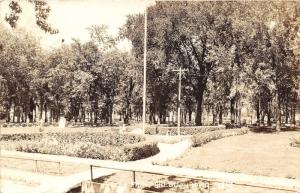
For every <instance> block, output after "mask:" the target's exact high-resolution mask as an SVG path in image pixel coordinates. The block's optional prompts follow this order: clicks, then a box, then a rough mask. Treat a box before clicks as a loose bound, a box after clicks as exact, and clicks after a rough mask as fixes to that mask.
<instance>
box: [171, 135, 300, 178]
mask: <svg viewBox="0 0 300 193" xmlns="http://www.w3.org/2000/svg"><path fill="white" fill-rule="evenodd" d="M296 137H300V132H297V131H296V132H280V133H269V134H262V133H251V132H250V133H249V134H246V135H240V136H234V137H229V138H223V139H219V140H215V141H212V142H210V143H208V144H205V145H203V146H201V147H196V148H192V149H190V150H189V151H188V152H186V153H185V154H184V155H183V156H181V158H180V159H176V160H172V161H170V162H168V165H171V166H174V167H188V168H199V169H208V170H216V171H224V172H235V173H245V174H252V175H264V176H272V177H282V178H296V179H298V180H300V148H296V147H291V146H290V142H291V140H290V138H296Z"/></svg>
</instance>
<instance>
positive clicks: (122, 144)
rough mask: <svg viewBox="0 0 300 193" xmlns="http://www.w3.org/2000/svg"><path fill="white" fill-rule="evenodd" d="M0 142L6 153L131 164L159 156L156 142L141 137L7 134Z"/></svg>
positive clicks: (93, 134)
mask: <svg viewBox="0 0 300 193" xmlns="http://www.w3.org/2000/svg"><path fill="white" fill-rule="evenodd" d="M0 140H1V142H2V144H3V142H5V143H4V145H3V147H4V148H5V149H15V150H17V151H23V152H28V153H43V154H54V155H67V156H74V157H82V158H92V159H102V160H105V159H106V160H107V159H111V160H116V161H132V160H138V159H142V158H146V157H149V156H152V155H154V154H156V153H158V152H159V149H158V147H157V143H156V142H146V141H145V138H144V137H142V136H138V135H126V134H119V133H112V132H99V133H86V132H85V133H84V132H76V133H46V134H41V133H34V134H7V135H2V136H0ZM9 142H12V143H9Z"/></svg>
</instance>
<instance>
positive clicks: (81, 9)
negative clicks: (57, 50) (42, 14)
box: [0, 0, 152, 49]
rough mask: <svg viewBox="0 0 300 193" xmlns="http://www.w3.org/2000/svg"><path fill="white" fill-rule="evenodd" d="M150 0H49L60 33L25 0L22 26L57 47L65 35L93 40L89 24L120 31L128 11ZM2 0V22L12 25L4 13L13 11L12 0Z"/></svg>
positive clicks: (139, 8) (124, 45) (123, 46)
mask: <svg viewBox="0 0 300 193" xmlns="http://www.w3.org/2000/svg"><path fill="white" fill-rule="evenodd" d="M149 1H152V0H48V4H49V5H50V7H51V9H52V10H51V13H50V16H49V19H48V23H50V24H51V25H52V26H53V27H55V28H58V29H59V33H58V34H55V35H50V34H46V33H45V32H43V31H42V30H40V29H39V28H38V27H37V26H36V24H35V15H34V14H35V13H34V7H33V5H32V4H30V3H28V2H26V0H21V5H22V9H23V12H22V14H21V16H20V20H19V22H18V28H23V29H25V30H27V31H31V32H33V33H34V34H35V35H37V36H38V37H40V38H41V42H42V45H43V46H44V47H56V46H58V45H60V44H61V40H62V39H64V40H65V43H70V42H71V40H72V38H78V39H80V40H81V41H82V42H84V41H87V40H89V34H88V31H87V29H86V28H87V27H90V26H91V25H101V24H105V25H108V27H109V33H111V34H112V35H117V34H118V31H119V28H120V27H121V26H122V25H124V24H125V22H126V15H128V14H135V13H142V12H143V11H144V8H145V5H146V3H147V4H149ZM0 2H1V3H0V22H1V23H2V24H4V26H7V27H8V24H6V23H5V22H4V17H5V14H7V13H9V9H8V3H9V0H4V1H0ZM129 47H130V45H129V43H128V42H123V43H120V44H119V48H121V49H129Z"/></svg>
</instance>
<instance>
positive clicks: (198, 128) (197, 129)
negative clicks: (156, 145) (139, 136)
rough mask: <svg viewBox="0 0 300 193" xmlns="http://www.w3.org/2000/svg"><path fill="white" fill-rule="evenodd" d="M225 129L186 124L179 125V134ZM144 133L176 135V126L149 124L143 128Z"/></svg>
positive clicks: (222, 127)
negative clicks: (183, 125)
mask: <svg viewBox="0 0 300 193" xmlns="http://www.w3.org/2000/svg"><path fill="white" fill-rule="evenodd" d="M220 129H225V126H224V125H223V126H222V125H220V126H188V127H181V128H180V134H181V135H195V134H197V133H204V132H208V131H215V130H220ZM145 133H146V134H150V135H166V134H167V133H169V135H177V127H159V126H149V127H146V129H145Z"/></svg>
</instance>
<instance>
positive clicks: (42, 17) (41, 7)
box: [5, 0, 58, 34]
mask: <svg viewBox="0 0 300 193" xmlns="http://www.w3.org/2000/svg"><path fill="white" fill-rule="evenodd" d="M27 2H29V3H31V4H33V6H34V10H35V17H36V24H37V26H39V27H40V28H41V29H42V30H44V31H45V32H48V33H50V34H56V33H58V30H57V29H54V28H53V27H52V26H51V25H50V24H48V23H47V19H48V16H49V13H50V11H51V8H50V6H49V5H48V3H47V2H46V1H45V0H27ZM9 8H10V14H9V15H6V17H5V20H6V21H7V22H8V23H9V25H10V26H11V27H12V28H15V27H16V26H17V22H18V20H19V18H20V13H22V7H21V6H20V3H19V1H16V0H10V3H9Z"/></svg>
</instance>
